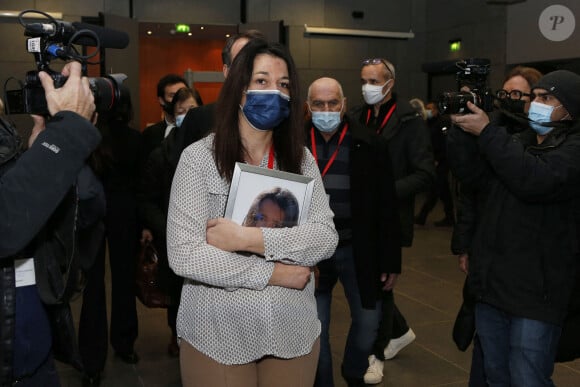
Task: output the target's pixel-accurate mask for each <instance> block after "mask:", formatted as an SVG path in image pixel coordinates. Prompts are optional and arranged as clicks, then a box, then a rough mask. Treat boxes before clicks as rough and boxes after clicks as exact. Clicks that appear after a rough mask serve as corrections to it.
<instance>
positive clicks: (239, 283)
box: [167, 135, 338, 364]
mask: <svg viewBox="0 0 580 387" xmlns="http://www.w3.org/2000/svg"><path fill="white" fill-rule="evenodd" d="M212 143H213V135H209V136H207V137H206V138H204V139H202V140H200V141H198V142H196V143H194V144H192V145H190V146H189V147H188V148H186V149H185V150H184V151H183V154H182V156H181V159H180V161H179V165H178V167H177V171H176V173H175V177H174V179H173V185H172V189H171V199H170V203H169V215H168V221H167V250H168V256H169V264H170V266H171V268H172V269H173V270H174V271H175V272H176V273H177V274H178V275H180V276H182V277H185V281H184V284H183V290H182V295H181V304H180V306H179V313H178V319H177V334H178V336H179V337H180V338H181V339H183V340H185V341H187V342H188V343H189V344H191V345H192V346H193V347H194V348H196V349H197V350H199V351H200V352H202V353H204V354H206V355H207V356H209V357H211V358H212V359H214V360H216V361H218V362H220V363H222V364H245V363H249V362H252V361H255V360H258V359H260V358H262V357H264V356H268V355H272V356H276V357H279V358H285V359H288V358H294V357H298V356H302V355H305V354H308V353H309V352H310V351H311V349H312V345H313V343H314V341H315V340H316V339H317V338H318V336H319V334H320V321H319V320H318V317H317V312H316V301H315V299H314V275H313V274H312V275H311V281H309V283H308V285H307V286H306V287H305V288H304V289H303V290H295V289H288V288H283V287H278V286H269V285H268V281H269V279H270V277H271V275H272V272H273V270H274V262H276V261H281V260H283V259H286V258H288V259H291V260H292V261H294V262H298V263H299V264H301V265H304V266H314V265H316V263H318V262H319V261H321V260H323V259H327V258H329V257H330V256H331V255H332V254H333V253H334V250H335V248H336V244H337V242H338V236H337V233H336V230H335V228H334V223H333V220H332V218H333V213H332V211H331V210H330V207H329V205H328V199H327V197H326V194H325V192H324V187H323V185H322V180H321V178H320V172H319V170H318V167H317V165H316V162H315V161H314V158H313V157H312V155H311V154H310V152H309V151H308V150H307V149H306V148H305V150H304V152H305V155H304V161H303V163H302V171H303V174H304V175H305V176H309V177H313V178H314V179H315V184H314V192H313V195H312V202H311V204H310V210H309V213H308V220H307V221H306V222H305V223H304V224H302V225H300V226H296V227H292V228H263V229H262V232H263V236H264V246H265V254H264V255H265V257H266V258H263V257H261V256H258V255H249V256H247V255H242V254H237V253H231V252H227V251H224V250H221V249H218V248H216V247H213V246H211V245H209V244H207V243H206V222H207V220H208V219H212V218H217V217H223V215H224V211H225V208H226V202H227V198H228V192H229V183H228V182H227V181H226V180H224V179H222V178H221V177H220V175H219V173H218V171H217V168H216V165H215V162H214V158H213V150H212ZM267 161H268V155H266V156H265V157H264V159H263V160H262V162H261V164H260V166H261V167H264V168H267ZM274 168H277V165H276V163H275V164H274Z"/></svg>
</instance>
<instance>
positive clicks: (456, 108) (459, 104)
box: [437, 91, 479, 114]
mask: <svg viewBox="0 0 580 387" xmlns="http://www.w3.org/2000/svg"><path fill="white" fill-rule="evenodd" d="M467 102H472V103H474V104H475V105H477V106H479V97H478V96H477V94H476V93H474V92H471V91H447V92H444V93H442V94H441V95H440V96H439V98H438V99H437V106H438V107H439V112H440V113H441V114H465V113H469V112H470V110H469V108H468V107H467Z"/></svg>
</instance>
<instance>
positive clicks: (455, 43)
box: [449, 40, 461, 52]
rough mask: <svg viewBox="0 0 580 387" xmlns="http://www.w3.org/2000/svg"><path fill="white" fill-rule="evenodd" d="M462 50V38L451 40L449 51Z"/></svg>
mask: <svg viewBox="0 0 580 387" xmlns="http://www.w3.org/2000/svg"><path fill="white" fill-rule="evenodd" d="M459 50H461V40H450V41H449V51H451V52H456V51H459Z"/></svg>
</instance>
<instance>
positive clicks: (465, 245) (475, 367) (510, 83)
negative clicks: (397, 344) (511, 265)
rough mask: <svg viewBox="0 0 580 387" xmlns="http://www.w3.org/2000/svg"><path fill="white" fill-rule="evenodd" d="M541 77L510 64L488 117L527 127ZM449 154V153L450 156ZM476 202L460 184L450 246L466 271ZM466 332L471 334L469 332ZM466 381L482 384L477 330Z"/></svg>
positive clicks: (513, 127)
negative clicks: (533, 88)
mask: <svg viewBox="0 0 580 387" xmlns="http://www.w3.org/2000/svg"><path fill="white" fill-rule="evenodd" d="M541 77H542V73H540V72H539V71H538V70H536V69H534V68H532V67H525V66H516V67H514V68H513V69H512V70H511V71H510V72H509V73H508V74H507V75H506V77H505V80H504V83H503V86H502V88H501V89H500V90H498V91H497V93H496V98H497V101H498V105H499V108H500V109H499V110H496V111H494V112H493V113H491V114H490V119H491V120H492V121H493V122H494V123H495V124H496V125H498V126H502V127H504V128H505V130H506V131H507V133H509V134H514V133H517V132H521V131H523V130H525V129H527V128H528V127H529V125H528V120H527V113H528V110H529V108H530V103H531V95H532V94H531V92H532V91H531V90H532V86H533V85H535V84H536V83H538V81H539V80H540V78H541ZM469 145H470V146H471V148H470V149H471V152H474V154H477V153H479V150H478V145H477V143H476V142H474V141H472V142H471V143H470V144H469ZM453 156H454V155H451V157H453ZM479 206H481V203H478V199H477V193H476V192H473V191H472V190H471V189H470V187H469V186H464V185H461V186H460V189H459V195H458V199H457V207H458V210H457V223H456V224H455V227H454V228H453V236H452V241H451V250H452V252H453V254H456V255H457V257H458V261H459V269H460V270H461V271H462V272H464V273H465V274H466V275H467V274H468V273H469V251H470V250H471V248H472V246H471V245H472V240H473V238H474V233H475V230H476V228H477V224H478V222H479V221H480V219H481V214H479V213H478V207H479ZM465 287H466V289H465V290H466V291H464V294H470V292H469V290H468V287H469V282H468V281H466V284H465ZM474 303H475V301H474V300H473V299H465V300H464V305H463V306H467V307H468V308H470V309H472V308H473V305H474ZM456 324H457V323H456ZM470 335H472V333H471V332H470ZM464 345H465V343H464ZM469 385H470V386H483V385H486V382H485V371H484V367H483V353H482V350H481V344H480V342H479V337H478V335H477V334H476V335H475V336H474V337H473V353H472V358H471V370H470V373H469Z"/></svg>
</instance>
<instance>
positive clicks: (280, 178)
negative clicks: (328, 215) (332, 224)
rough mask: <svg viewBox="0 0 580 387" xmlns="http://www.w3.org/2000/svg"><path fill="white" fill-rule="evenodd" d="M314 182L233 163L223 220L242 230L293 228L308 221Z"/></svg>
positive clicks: (304, 178)
mask: <svg viewBox="0 0 580 387" xmlns="http://www.w3.org/2000/svg"><path fill="white" fill-rule="evenodd" d="M313 188H314V180H313V179H312V178H310V177H306V176H302V175H298V174H295V173H289V172H283V171H276V170H272V169H266V168H261V167H256V166H253V165H248V164H243V163H236V166H235V168H234V175H233V178H232V183H231V186H230V192H229V195H228V202H227V205H226V212H225V217H226V218H229V219H231V220H233V221H234V222H236V223H238V224H240V225H243V226H254V227H293V226H296V225H299V224H302V223H303V222H304V221H305V220H306V219H307V217H308V209H309V208H310V201H311V199H312V190H313Z"/></svg>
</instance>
